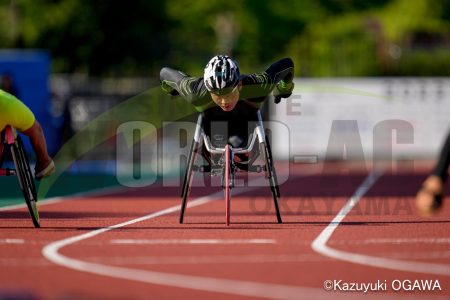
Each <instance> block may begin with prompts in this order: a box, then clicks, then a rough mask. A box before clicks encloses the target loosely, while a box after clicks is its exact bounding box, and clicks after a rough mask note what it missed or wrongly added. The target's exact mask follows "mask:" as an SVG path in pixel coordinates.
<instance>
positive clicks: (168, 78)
mask: <svg viewBox="0 0 450 300" xmlns="http://www.w3.org/2000/svg"><path fill="white" fill-rule="evenodd" d="M159 76H160V80H161V88H162V89H163V90H164V91H165V92H166V93H168V94H171V95H173V96H175V95H181V96H182V97H183V98H185V99H186V100H187V101H189V102H191V103H193V104H194V105H195V104H196V102H197V101H198V100H199V99H202V98H204V97H205V96H207V95H208V93H207V92H208V91H207V90H206V88H205V86H204V83H203V78H199V77H191V76H189V75H187V74H185V73H183V72H181V71H178V70H175V69H172V68H168V67H165V68H162V69H161V72H160V74H159Z"/></svg>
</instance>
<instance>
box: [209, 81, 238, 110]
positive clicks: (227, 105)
mask: <svg viewBox="0 0 450 300" xmlns="http://www.w3.org/2000/svg"><path fill="white" fill-rule="evenodd" d="M241 88H242V83H241V82H239V84H238V85H237V86H236V87H235V88H234V89H233V90H232V91H231V92H230V93H228V94H225V95H217V94H214V93H210V94H211V98H212V99H213V101H214V103H216V104H217V105H219V106H220V108H222V109H223V110H224V111H231V110H233V109H234V107H235V106H236V104H237V103H238V101H239V92H240V91H241Z"/></svg>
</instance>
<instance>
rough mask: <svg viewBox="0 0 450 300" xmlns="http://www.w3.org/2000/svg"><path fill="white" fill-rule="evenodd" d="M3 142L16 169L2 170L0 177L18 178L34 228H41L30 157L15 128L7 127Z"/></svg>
mask: <svg viewBox="0 0 450 300" xmlns="http://www.w3.org/2000/svg"><path fill="white" fill-rule="evenodd" d="M1 142H2V143H3V145H4V152H5V150H6V151H7V150H9V152H10V153H11V156H12V159H13V161H14V166H15V169H10V168H0V176H12V175H16V176H17V178H18V179H19V184H20V188H21V190H22V194H23V197H24V198H25V202H26V204H27V207H28V211H29V213H30V216H31V220H32V221H33V224H34V227H36V228H39V227H40V226H41V225H40V221H39V211H38V207H37V192H36V185H35V183H34V178H33V173H32V172H31V168H30V163H29V161H28V157H27V155H26V153H25V148H24V146H23V142H22V138H21V137H20V135H19V134H17V131H16V130H15V129H14V128H13V127H11V126H6V128H5V129H4V130H3V131H2V133H1ZM5 154H6V153H4V155H3V157H5ZM3 161H4V159H3ZM0 167H1V165H0Z"/></svg>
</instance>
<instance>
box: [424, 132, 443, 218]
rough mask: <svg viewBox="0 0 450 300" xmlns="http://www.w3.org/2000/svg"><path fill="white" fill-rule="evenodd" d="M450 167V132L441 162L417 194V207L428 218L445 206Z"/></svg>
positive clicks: (440, 157)
mask: <svg viewBox="0 0 450 300" xmlns="http://www.w3.org/2000/svg"><path fill="white" fill-rule="evenodd" d="M449 165H450V132H449V133H448V135H447V139H446V140H445V143H444V146H443V147H442V149H441V153H440V155H439V160H438V162H437V164H436V166H435V168H434V170H433V172H432V173H431V174H430V175H429V176H428V177H427V179H426V180H425V181H424V183H423V185H422V188H421V189H420V190H419V192H418V193H417V197H416V206H417V209H418V210H419V212H420V213H421V214H422V215H425V216H428V215H431V214H433V213H435V212H436V211H438V210H439V209H440V208H441V207H442V204H443V200H444V199H443V198H444V186H445V182H446V181H447V178H448V167H449Z"/></svg>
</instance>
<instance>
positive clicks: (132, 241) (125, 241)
mask: <svg viewBox="0 0 450 300" xmlns="http://www.w3.org/2000/svg"><path fill="white" fill-rule="evenodd" d="M110 243H111V244H121V245H171V244H173V245H183V244H184V245H186V244H187V245H189V244H190V245H205V244H206V245H220V244H225V245H230V244H276V243H277V241H276V240H274V239H224V240H222V239H172V240H169V239H168V240H164V239H153V240H151V239H115V240H111V241H110Z"/></svg>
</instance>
